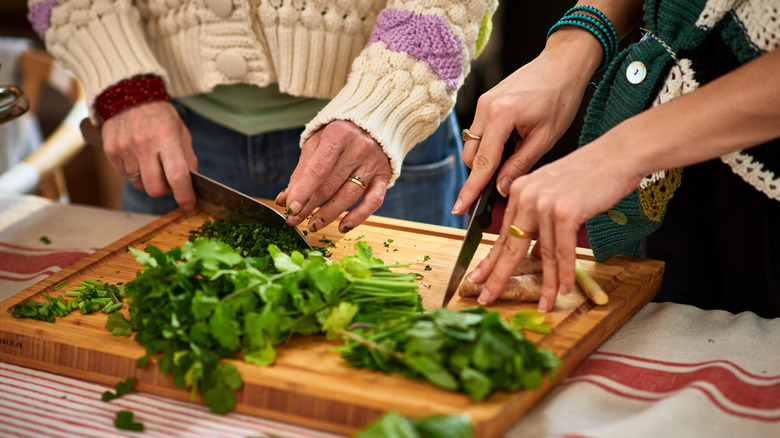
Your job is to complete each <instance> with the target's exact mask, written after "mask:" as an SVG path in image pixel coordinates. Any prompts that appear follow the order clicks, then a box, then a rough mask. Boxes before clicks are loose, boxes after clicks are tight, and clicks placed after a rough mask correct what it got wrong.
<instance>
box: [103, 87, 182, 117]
mask: <svg viewBox="0 0 780 438" xmlns="http://www.w3.org/2000/svg"><path fill="white" fill-rule="evenodd" d="M170 100H171V97H170V96H169V95H168V93H167V92H166V91H165V84H164V83H163V81H162V79H160V78H159V77H158V76H153V75H147V76H136V77H134V78H132V79H128V80H126V81H122V82H120V83H118V84H116V85H114V86H111V87H109V88H107V89H106V90H104V91H103V92H102V93H100V95H99V96H98V97H97V99H95V112H96V113H97V115H98V117H99V118H100V120H101V122H105V121H106V120H108V119H110V118H111V117H113V116H115V115H117V114H119V113H120V112H122V111H124V110H126V109H128V108H131V107H133V106H136V105H140V104H142V103H147V102H153V101H170Z"/></svg>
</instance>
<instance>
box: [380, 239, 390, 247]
mask: <svg viewBox="0 0 780 438" xmlns="http://www.w3.org/2000/svg"><path fill="white" fill-rule="evenodd" d="M391 243H393V239H387V240H385V241H384V242H382V245H384V246H385V248H389V247H390V244H391Z"/></svg>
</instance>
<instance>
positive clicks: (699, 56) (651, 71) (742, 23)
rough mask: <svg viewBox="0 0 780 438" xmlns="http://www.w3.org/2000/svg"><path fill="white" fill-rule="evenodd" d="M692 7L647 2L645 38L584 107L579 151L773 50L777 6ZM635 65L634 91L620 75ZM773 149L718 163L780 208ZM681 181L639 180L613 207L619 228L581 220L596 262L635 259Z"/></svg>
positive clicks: (714, 2) (748, 0) (722, 1)
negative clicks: (642, 71) (639, 78)
mask: <svg viewBox="0 0 780 438" xmlns="http://www.w3.org/2000/svg"><path fill="white" fill-rule="evenodd" d="M699 3H700V4H699V6H695V5H694V4H692V3H686V2H684V1H683V0H660V1H659V0H656V1H653V0H647V2H646V4H645V23H646V26H647V27H648V28H649V29H652V31H651V32H650V33H649V34H646V35H645V37H644V38H643V39H642V40H641V41H639V42H637V43H635V44H633V45H631V46H629V47H628V48H627V49H625V50H623V51H621V52H620V53H619V54H618V55H617V57H616V59H615V61H614V62H613V63H612V65H611V66H610V67H609V68H608V70H607V72H606V73H605V76H604V77H605V79H604V82H602V84H600V85H599V88H598V90H597V92H596V94H595V96H594V99H593V101H592V102H591V105H590V106H589V108H588V115H587V116H586V121H585V126H584V127H583V131H582V132H583V134H582V137H581V140H580V143H581V144H582V145H584V144H587V143H589V142H591V141H593V140H594V139H595V138H597V137H598V136H599V135H601V134H603V133H604V132H605V131H606V130H608V129H610V128H611V127H613V126H615V125H616V124H617V123H620V122H621V121H622V120H625V119H626V118H628V117H631V116H633V115H636V114H638V113H639V112H641V111H643V110H644V109H646V108H648V107H656V106H658V105H663V104H664V103H666V102H669V101H671V100H673V99H676V98H678V97H680V96H682V95H685V94H687V93H690V92H692V91H695V90H696V89H697V88H699V87H700V86H702V85H704V84H706V83H708V82H709V81H711V80H714V79H716V78H717V77H719V76H720V75H723V74H725V73H727V72H728V71H731V70H733V69H734V68H738V67H739V66H740V65H741V64H744V63H746V62H748V61H750V60H751V59H755V58H756V57H757V56H761V54H763V53H765V52H767V51H769V50H775V49H777V48H778V47H780V6H778V5H777V2H773V1H769V0H743V1H736V0H709V1H706V2H703V1H702V2H699ZM683 11H685V13H683ZM659 14H663V17H664V22H663V25H661V24H659V23H660V22H659V21H658V19H659ZM654 37H655V38H654ZM660 42H663V43H664V44H659V43H660ZM672 53H674V54H675V56H676V58H677V59H676V60H675V59H674V58H673V57H672V56H671V54H672ZM637 60H638V61H641V62H643V63H644V64H645V65H646V66H647V77H646V78H645V80H644V81H643V82H642V83H640V84H630V83H628V82H627V81H626V79H625V69H626V68H627V66H628V65H629V64H630V63H631V62H633V61H637ZM602 85H603V86H602ZM778 144H780V140H774V141H772V142H768V143H765V144H763V145H757V146H754V147H752V148H749V149H745V150H742V151H737V152H733V153H730V154H727V155H724V156H722V157H720V161H722V162H723V163H725V164H726V165H728V166H729V167H730V169H731V171H732V172H734V174H736V175H738V176H739V177H740V178H741V179H742V180H743V181H745V182H746V183H747V184H750V185H751V186H752V187H753V188H754V189H756V190H757V191H759V192H761V193H763V194H765V195H766V196H767V197H769V198H770V199H773V200H778V201H780V173H778V170H779V169H780V159H778V155H777V153H776V151H777V149H776V148H777V146H778ZM640 147H641V146H640ZM684 175H685V173H684V172H683V171H682V170H681V169H672V170H665V171H659V172H656V173H654V174H652V175H649V176H647V177H645V178H644V179H643V180H642V181H641V182H640V184H639V186H638V187H637V189H636V190H635V191H634V192H632V193H631V194H630V195H629V196H627V197H625V198H624V199H622V200H621V201H619V202H618V203H617V204H616V205H615V206H614V207H613V208H614V209H616V210H618V211H620V212H622V213H624V214H625V216H626V217H627V218H628V221H627V223H625V224H617V223H614V222H613V221H611V220H610V219H609V217H607V215H606V214H599V215H596V216H594V217H593V218H591V219H590V220H588V222H587V231H588V237H589V238H590V245H591V248H592V249H593V252H594V257H595V259H596V260H597V261H604V260H606V259H608V258H609V257H612V256H613V255H616V254H636V253H635V251H636V250H637V249H638V243H639V242H640V241H641V240H642V238H644V237H645V236H647V235H649V234H651V233H653V232H654V231H655V230H656V229H657V228H658V227H659V226H660V224H661V222H662V221H663V218H664V215H665V213H666V207H667V205H668V202H669V200H670V199H671V198H672V196H673V194H674V192H675V190H676V189H677V188H678V187H680V186H681V185H682V184H685V178H684Z"/></svg>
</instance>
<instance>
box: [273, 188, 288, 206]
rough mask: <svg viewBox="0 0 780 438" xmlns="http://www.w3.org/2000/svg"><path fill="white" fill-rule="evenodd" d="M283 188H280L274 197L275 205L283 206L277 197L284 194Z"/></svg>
mask: <svg viewBox="0 0 780 438" xmlns="http://www.w3.org/2000/svg"><path fill="white" fill-rule="evenodd" d="M285 190H287V189H284V190H282V191H281V192H279V194H278V195H276V198H275V199H274V202H275V203H276V205H281V206H282V207H284V205H283V204H280V203H279V198H281V197H282V195H283V194H284V192H285Z"/></svg>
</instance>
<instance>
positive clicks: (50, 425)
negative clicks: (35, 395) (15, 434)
mask: <svg viewBox="0 0 780 438" xmlns="http://www.w3.org/2000/svg"><path fill="white" fill-rule="evenodd" d="M39 408H40V410H39V412H38V415H37V416H36V420H38V421H36V422H33V420H31V419H30V418H27V417H22V416H20V415H19V413H18V412H16V413H15V412H11V411H8V412H3V417H4V418H11V419H15V420H17V421H20V422H26V423H27V424H31V425H32V424H35V425H38V426H40V428H41V429H48V430H51V431H57V432H61V433H62V434H64V435H66V436H68V435H70V436H74V435H73V434H74V432H73V430H71V429H67V428H63V427H61V426H59V425H58V424H57V422H63V423H71V422H67V421H63V420H62V418H61V417H54V416H51V415H48V414H47V412H46V411H45V410H44V409H43V406H40V407H39ZM14 414H16V415H14ZM45 419H50V420H52V419H55V420H57V421H56V422H51V421H50V422H45V421H43V420H45ZM74 425H75V426H76V427H78V428H83V427H85V425H83V424H74ZM95 426H96V424H95V423H89V427H90V428H94V427H95ZM17 427H18V426H17ZM87 430H89V429H87ZM84 432H86V431H84ZM78 436H81V437H84V436H95V437H97V436H101V435H88V434H86V433H83V434H79V435H78Z"/></svg>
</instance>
